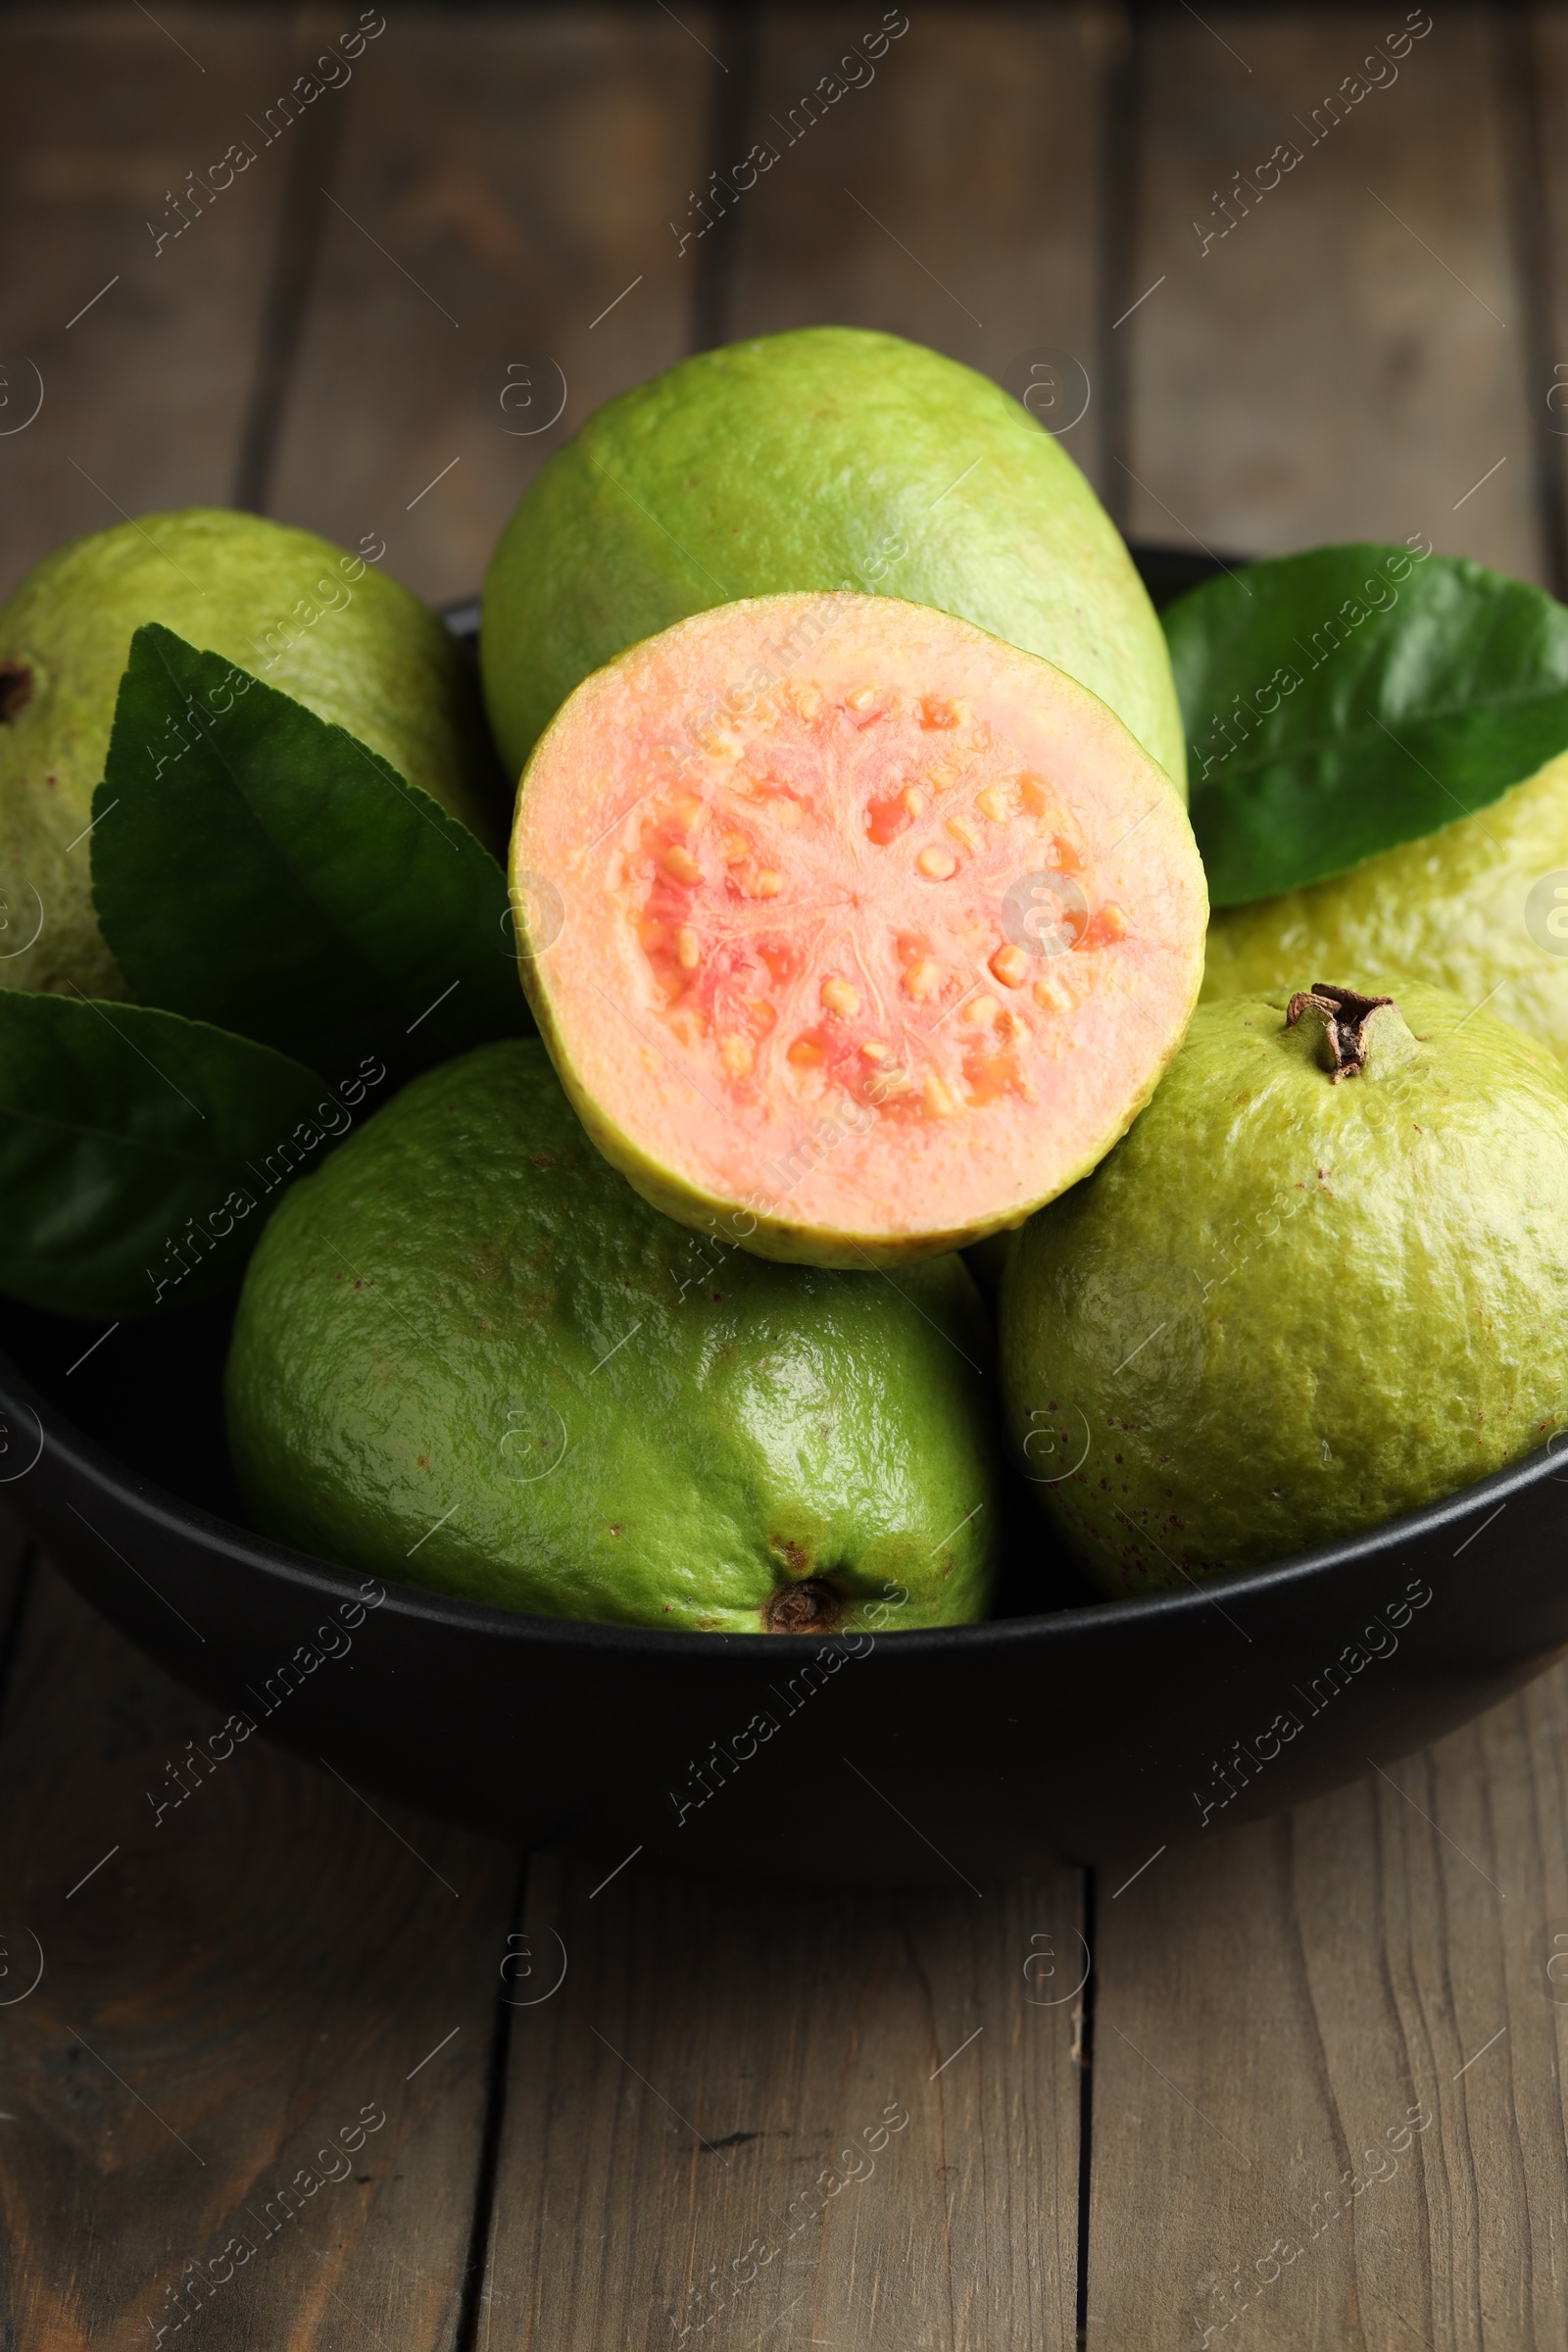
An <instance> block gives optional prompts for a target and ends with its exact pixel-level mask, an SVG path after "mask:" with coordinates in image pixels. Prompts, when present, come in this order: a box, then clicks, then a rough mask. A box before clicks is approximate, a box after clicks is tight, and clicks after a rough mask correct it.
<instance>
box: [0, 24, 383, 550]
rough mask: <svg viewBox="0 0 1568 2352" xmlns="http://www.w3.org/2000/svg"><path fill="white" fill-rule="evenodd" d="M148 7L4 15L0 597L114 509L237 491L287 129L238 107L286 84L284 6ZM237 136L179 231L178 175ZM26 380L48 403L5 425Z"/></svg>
mask: <svg viewBox="0 0 1568 2352" xmlns="http://www.w3.org/2000/svg"><path fill="white" fill-rule="evenodd" d="M157 13H158V16H159V19H160V24H158V25H155V24H154V23H153V22H152V21H151V19H150V18H149V17H148V15H147V14H146V12H145V11H137V10H136V9H134V8H120V7H116V8H107V7H105V8H87V9H79V10H78V9H72V10H65V11H63V10H58V9H26V10H20V11H15V12H12V13H10V14H8V17H7V20H6V137H5V140H4V143H3V146H0V187H3V191H4V202H5V212H6V218H7V220H8V221H10V222H11V223H12V226H13V232H14V233H13V234H12V235H11V236H10V237H9V238H8V239H7V252H6V268H5V281H4V289H3V292H0V362H3V367H4V375H5V383H4V387H3V389H4V393H5V400H6V406H5V408H4V409H3V410H0V428H3V437H0V499H3V501H4V511H5V515H6V530H5V539H4V548H3V551H0V595H8V594H9V593H10V591H11V589H12V588H13V587H14V586H15V585H16V582H17V581H18V580H19V579H20V578H21V576H22V574H23V573H24V572H25V571H26V570H27V569H28V567H29V566H30V565H31V564H35V563H36V562H37V561H38V559H39V558H40V557H41V556H43V555H46V554H47V553H48V552H49V550H50V549H51V548H52V547H55V546H57V545H58V544H59V542H60V541H61V540H62V539H66V538H70V537H73V536H74V535H75V534H76V533H77V532H80V531H92V530H98V529H101V528H103V527H104V526H106V525H108V524H112V523H115V522H117V521H118V520H119V519H120V515H119V514H118V513H117V508H119V509H123V510H125V511H126V512H128V513H130V514H138V513H145V512H146V511H147V510H148V509H150V508H163V507H176V506H184V505H191V504H210V505H217V506H222V505H225V504H227V502H228V499H229V497H230V494H231V484H232V477H233V465H234V452H235V437H236V434H237V431H238V426H239V420H240V417H241V416H242V414H243V411H244V406H245V400H246V393H247V388H248V385H249V382H250V377H251V371H252V368H253V366H254V362H255V354H256V340H257V332H258V325H259V319H260V313H261V304H262V288H263V286H264V284H265V281H266V275H267V257H268V253H269V250H270V241H271V237H272V232H273V228H274V225H275V222H276V220H277V217H278V210H279V207H280V205H281V203H282V200H283V194H284V188H285V182H286V178H287V172H288V165H287V162H286V160H285V159H286V156H287V153H288V143H287V135H286V134H285V135H281V136H280V137H279V138H277V139H276V140H274V141H273V143H272V145H271V146H270V147H269V146H268V145H267V144H266V141H265V138H264V135H263V134H262V133H261V132H258V131H256V130H254V129H251V128H249V127H248V119H249V117H250V116H251V115H253V114H255V115H263V116H265V112H266V109H267V108H268V107H269V105H270V104H272V103H273V102H274V101H275V100H276V99H277V97H278V95H279V92H280V91H281V90H283V89H284V88H286V87H287V86H288V82H289V80H290V78H291V76H292V73H293V72H294V71H295V68H294V65H293V62H292V61H293V55H294V51H293V39H292V34H291V29H290V24H289V20H288V17H287V16H286V15H273V14H271V13H270V12H267V11H251V10H232V11H229V12H227V13H225V14H220V13H218V12H215V11H212V10H208V9H196V8H189V7H179V6H177V5H176V6H171V7H169V8H160V9H159V11H158V12H157ZM352 22H353V19H352V15H351V16H349V17H347V18H346V19H345V23H346V24H352ZM161 27H162V29H161ZM182 46H183V47H184V48H188V49H189V51H190V52H191V55H189V56H186V55H184V54H182ZM340 103H341V100H334V99H331V98H326V99H323V100H322V101H321V104H322V105H332V104H340ZM294 135H296V136H300V135H303V134H301V133H298V132H296V133H295V134H294ZM242 140H248V141H249V144H250V147H251V149H252V150H253V151H254V154H255V161H254V163H252V164H248V165H246V166H245V167H244V169H243V170H242V171H241V172H239V174H238V175H237V176H236V177H235V178H234V179H233V183H232V186H231V187H229V188H228V189H227V190H226V191H220V192H219V193H218V194H217V196H216V199H214V198H204V196H203V195H202V193H201V192H200V190H199V189H198V190H197V191H196V193H195V195H194V204H195V205H196V206H200V207H201V210H200V212H197V211H195V210H194V209H192V204H191V203H190V202H187V204H186V208H185V212H186V217H187V218H188V221H189V225H188V226H187V227H186V228H184V229H183V230H180V228H179V221H180V218H181V216H180V213H179V212H178V211H177V210H176V209H174V207H173V204H172V198H173V197H176V196H179V195H180V194H181V192H182V191H185V190H187V188H188V186H189V182H188V181H187V178H186V174H187V172H195V173H197V174H199V175H201V177H202V178H203V179H204V180H206V181H208V182H210V181H211V179H212V176H213V174H212V172H211V169H210V167H212V166H213V165H214V164H215V163H218V162H220V160H221V158H223V156H224V155H225V153H226V152H227V150H228V148H229V147H230V145H231V144H234V143H236V142H239V141H242ZM149 220H151V221H152V222H153V224H154V230H155V231H158V232H162V233H164V234H165V236H166V238H167V240H168V241H167V242H166V243H165V244H164V245H163V247H162V248H161V249H159V248H157V247H155V244H154V236H153V234H151V233H149V230H148V226H147V222H148V221H149ZM84 306H90V307H84ZM40 378H41V383H42V392H43V407H42V411H41V413H40V414H39V415H38V416H37V417H36V418H35V420H34V421H33V422H32V423H31V424H29V425H26V426H25V429H22V430H18V429H17V427H18V426H19V425H20V424H21V423H22V421H23V419H24V418H25V417H26V415H27V414H28V411H29V410H30V409H31V407H32V404H33V401H34V399H35V397H36V394H37V390H38V384H39V380H40Z"/></svg>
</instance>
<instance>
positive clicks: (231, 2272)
mask: <svg viewBox="0 0 1568 2352" xmlns="http://www.w3.org/2000/svg"><path fill="white" fill-rule="evenodd" d="M337 1671H338V1672H342V1673H347V1672H350V1671H352V1660H351V1659H347V1660H345V1661H344V1662H343V1663H342V1664H341V1665H340V1666H339V1667H338V1668H337ZM220 1721H221V1719H220V1718H219V1717H217V1716H216V1715H215V1714H214V1713H213V1711H212V1710H211V1709H210V1708H207V1707H205V1706H203V1705H202V1704H201V1703H200V1702H198V1701H196V1700H195V1699H192V1698H189V1697H187V1696H186V1695H185V1694H184V1693H183V1692H181V1691H178V1690H176V1689H175V1688H174V1686H173V1685H172V1684H171V1683H170V1682H169V1681H168V1680H167V1679H166V1678H165V1677H164V1676H163V1675H162V1674H160V1673H158V1672H157V1671H156V1670H155V1669H154V1668H153V1667H151V1666H149V1665H148V1664H146V1663H145V1662H144V1661H143V1660H142V1659H141V1658H140V1657H138V1656H137V1655H136V1653H135V1652H134V1651H132V1650H131V1649H130V1648H129V1647H128V1645H127V1644H125V1643H124V1642H122V1641H121V1639H120V1638H119V1637H118V1636H117V1635H114V1634H112V1633H110V1632H109V1630H108V1629H107V1628H106V1627H105V1626H104V1625H103V1624H102V1623H101V1622H100V1621H99V1620H98V1619H97V1618H95V1617H94V1616H93V1615H92V1614H91V1613H90V1612H89V1611H88V1610H87V1609H86V1607H85V1606H84V1604H83V1603H82V1602H80V1601H79V1600H77V1598H76V1597H75V1595H74V1594H73V1593H71V1591H70V1590H69V1588H67V1587H66V1586H65V1585H64V1584H63V1583H62V1582H60V1581H59V1580H58V1579H57V1578H55V1577H54V1576H53V1574H52V1572H48V1573H46V1574H45V1576H44V1578H43V1580H42V1582H41V1584H40V1587H39V1589H38V1592H37V1593H36V1595H35V1598H34V1602H33V1604H32V1606H31V1608H30V1610H29V1613H28V1620H27V1624H26V1628H25V1636H24V1641H23V1650H22V1655H21V1658H20V1659H19V1663H18V1671H17V1675H16V1680H15V1686H14V1689H13V1692H12V1698H11V1703H10V1705H9V1707H8V1709H7V1714H6V1724H5V1732H4V1737H3V1739H0V1788H3V1789H4V1790H5V1799H6V1801H5V1805H4V1807H3V1810H0V1927H3V1929H4V1931H5V1943H6V1948H7V1952H8V1955H9V1962H8V1965H9V1966H10V1969H11V1972H12V1973H11V1976H10V1977H8V1978H7V1979H4V1980H0V1984H4V1983H7V1982H16V1981H19V1973H20V1968H21V1965H22V1962H23V1960H24V1959H25V1958H30V1957H31V1955H32V1954H34V1953H35V1952H36V1951H37V1950H38V1949H39V1948H40V1947H41V1954H42V1963H43V1970H42V1978H41V1981H40V1982H39V1983H38V1985H37V1988H36V1990H34V1991H32V1992H31V1993H30V1994H29V1995H28V1996H27V1997H25V1998H22V1999H14V2000H13V2001H12V2002H11V2004H10V2005H8V2006H0V2047H3V2049H4V2054H5V2108H4V2114H3V2117H0V2209H3V2212H4V2218H5V2239H6V2246H7V2258H6V2266H5V2276H4V2283H3V2285H0V2340H3V2341H6V2342H10V2343H15V2344H17V2345H19V2346H21V2345H25V2346H27V2347H28V2348H29V2352H79V2348H81V2347H85V2346H88V2345H101V2344H108V2343H117V2344H132V2343H135V2342H142V2343H146V2344H149V2345H151V2344H153V2343H154V2342H155V2341H157V2340H159V2338H158V2330H159V2328H160V2327H167V2328H168V2329H169V2330H170V2333H169V2334H168V2335H167V2336H166V2337H165V2338H164V2339H163V2340H165V2341H168V2342H170V2343H173V2342H176V2341H196V2342H199V2343H201V2344H203V2345H205V2346H209V2347H211V2348H212V2352H224V2347H229V2346H235V2347H237V2346H240V2345H250V2344H257V2343H265V2344H269V2345H276V2346H287V2347H288V2348H289V2352H303V2348H304V2347H307V2346H309V2347H313V2348H317V2347H320V2348H323V2352H324V2348H325V2347H332V2348H333V2352H336V2348H337V2347H339V2346H341V2347H344V2348H345V2352H346V2348H347V2347H349V2346H355V2345H358V2346H361V2347H363V2345H364V2343H365V2342H366V2339H367V2335H368V2337H369V2339H370V2340H371V2341H382V2342H384V2343H385V2344H386V2345H387V2346H389V2347H390V2346H392V2345H396V2346H397V2347H398V2348H399V2352H403V2348H404V2347H411V2348H412V2347H418V2348H419V2352H423V2348H424V2347H432V2348H434V2347H438V2346H439V2347H447V2346H450V2345H452V2344H453V2343H454V2342H455V2340H456V2327H457V2321H458V2316H459V2310H460V2304H461V2300H462V2289H463V2282H464V2272H465V2266H466V2257H467V2249H468V2244H469V2239H470V2234H471V2231H472V2228H473V2220H474V2212H473V2206H474V2196H475V2189H476V2182H477V2178H478V2174H479V2153H480V2146H481V2136H482V2117H483V2110H484V2102H485V2087H486V2075H487V2066H488V2060H489V2052H490V2043H491V2034H492V2032H493V2029H494V2024H495V2019H496V2014H497V2009H496V2003H497V1995H498V1992H499V1990H500V1989H501V1980H500V1976H499V1970H500V1966H501V1962H502V1958H503V1956H504V1953H505V1948H506V1946H505V1937H506V1934H507V1931H508V1928H509V1926H510V1916H509V1915H510V1912H511V1908H512V1904H513V1900H514V1887H515V1877H516V1871H515V1863H514V1861H513V1859H512V1857H511V1856H510V1855H509V1854H507V1853H506V1852H505V1851H504V1850H503V1849H500V1848H497V1847H496V1846H494V1845H492V1844H491V1843H490V1842H489V1841H488V1840H485V1839H481V1838H472V1837H466V1836H463V1835H460V1834H459V1833H457V1832H453V1831H443V1830H440V1829H438V1828H436V1827H435V1826H433V1825H432V1824H430V1823H428V1822H416V1821H415V1820H413V1819H412V1818H410V1817H408V1816H405V1815H403V1814H400V1813H397V1812H394V1811H392V1810H391V1809H390V1808H386V1807H383V1808H381V1809H380V1810H381V1814H382V1816H383V1817H382V1818H377V1817H376V1815H375V1814H372V1813H371V1812H370V1811H369V1809H368V1806H367V1805H366V1804H365V1803H364V1802H363V1801H362V1800H361V1799H360V1798H359V1797H358V1796H357V1795H355V1794H354V1793H353V1792H352V1791H351V1790H350V1789H348V1788H346V1787H344V1786H341V1785H339V1784H338V1783H337V1782H335V1781H334V1780H332V1779H331V1778H330V1777H329V1776H328V1775H327V1774H326V1773H324V1772H320V1773H319V1772H317V1771H315V1770H313V1769H311V1768H310V1767H307V1766H305V1765H302V1764H299V1763H296V1762H294V1761H293V1760H291V1759H289V1758H287V1757H284V1756H283V1755H281V1754H280V1753H279V1752H278V1751H276V1750H275V1749H272V1748H270V1747H267V1746H266V1745H265V1744H264V1743H263V1742H262V1741H261V1740H247V1741H245V1742H244V1743H243V1744H242V1745H239V1746H236V1747H234V1748H233V1751H232V1753H231V1754H229V1755H227V1756H226V1757H225V1758H223V1759H222V1760H221V1761H218V1762H216V1763H213V1764H211V1765H210V1766H209V1767H208V1770H207V1777H205V1778H203V1777H202V1774H201V1772H200V1771H199V1770H197V1769H196V1768H195V1767H193V1766H191V1765H190V1763H189V1749H188V1745H187V1743H188V1742H189V1741H191V1740H196V1741H197V1742H198V1743H199V1744H202V1743H205V1742H206V1741H207V1740H208V1738H209V1736H210V1735H211V1734H212V1733H213V1732H214V1731H215V1730H216V1729H217V1728H218V1726H219V1723H220ZM220 1744H221V1743H220ZM182 1761H183V1762H184V1763H185V1766H186V1774H187V1776H188V1777H190V1778H191V1779H192V1780H193V1783H194V1786H193V1787H192V1789H191V1791H190V1793H189V1794H188V1795H187V1796H186V1797H185V1798H184V1799H183V1800H181V1801H171V1803H170V1810H169V1811H167V1812H166V1813H165V1814H164V1815H163V1816H161V1817H159V1816H158V1815H156V1813H155V1803H156V1801H157V1799H159V1798H163V1799H166V1800H173V1798H174V1791H175V1790H176V1789H177V1788H178V1786H179V1780H180V1775H179V1772H178V1769H177V1768H178V1767H179V1765H180V1763H181V1762H182ZM171 1768H174V1769H171ZM149 1791H152V1792H153V1794H152V1795H151V1796H149V1793H148V1792H149ZM449 2036H450V2037H452V2038H448V2037H449ZM443 2043H444V2045H445V2046H444V2047H441V2048H439V2050H437V2045H438V2044H443ZM432 2051H436V2052H437V2054H436V2055H434V2056H431V2055H429V2053H431V2052H432ZM421 2062H424V2063H422V2064H421ZM411 2076H412V2080H411V2079H410V2078H411ZM366 2110H368V2111H369V2113H370V2114H373V2113H375V2112H376V2111H378V2110H379V2111H384V2114H385V2119H386V2120H385V2122H384V2124H383V2125H382V2126H380V2127H379V2128H378V2129H376V2130H374V2131H373V2132H371V2133H370V2134H369V2135H368V2137H366V2138H365V2139H364V2140H363V2141H362V2142H361V2145H360V2148H359V2150H358V2151H357V2152H356V2154H355V2158H354V2161H353V2162H352V2163H349V2162H348V2159H347V2152H345V2154H344V2155H342V2156H339V2155H335V2154H333V2155H322V2156H319V2153H318V2152H319V2151H321V2150H323V2149H325V2148H327V2147H329V2146H330V2145H331V2143H332V2141H333V2138H334V2135H337V2134H340V2133H342V2132H343V2131H345V2130H347V2131H348V2135H349V2146H350V2147H351V2148H352V2147H353V2140H354V2131H355V2128H356V2119H361V2118H362V2117H363V2116H364V2115H365V2111H366ZM301 2168H306V2180H305V2181H297V2176H298V2174H299V2172H300V2169H301ZM327 2175H342V2176H344V2177H341V2178H326V2179H324V2180H323V2176H327ZM295 2181H297V2187H298V2191H299V2192H300V2193H298V2194H297V2196H296V2200H295V2202H296V2204H297V2207H298V2210H297V2211H296V2212H294V2213H293V2214H292V2216H291V2217H289V2218H285V2213H284V2208H283V2207H282V2206H281V2205H280V2204H279V2203H278V2191H279V2189H280V2188H281V2187H283V2186H284V2185H285V2184H287V2183H289V2182H295ZM307 2182H314V2183H315V2185H314V2186H309V2187H308V2186H307ZM231 2240H237V2241H239V2242H240V2245H243V2244H247V2243H248V2244H249V2245H250V2246H251V2247H252V2248H253V2251H252V2252H250V2253H245V2252H243V2251H240V2250H239V2248H238V2247H237V2246H236V2247H230V2241H231ZM225 2248H228V2249H229V2250H228V2252H227V2254H226V2256H225ZM215 2265H216V2269H215V2268H214V2267H212V2266H215ZM193 2266H207V2273H206V2280H205V2283H204V2281H203V2279H202V2277H201V2275H200V2272H199V2271H197V2270H195V2269H194V2268H193ZM225 2270H226V2275H225ZM186 2319H188V2320H189V2321H190V2322H191V2324H192V2334H191V2336H189V2337H185V2336H184V2335H183V2334H182V2332H176V2330H177V2329H178V2328H179V2324H180V2323H181V2321H182V2320H186Z"/></svg>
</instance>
